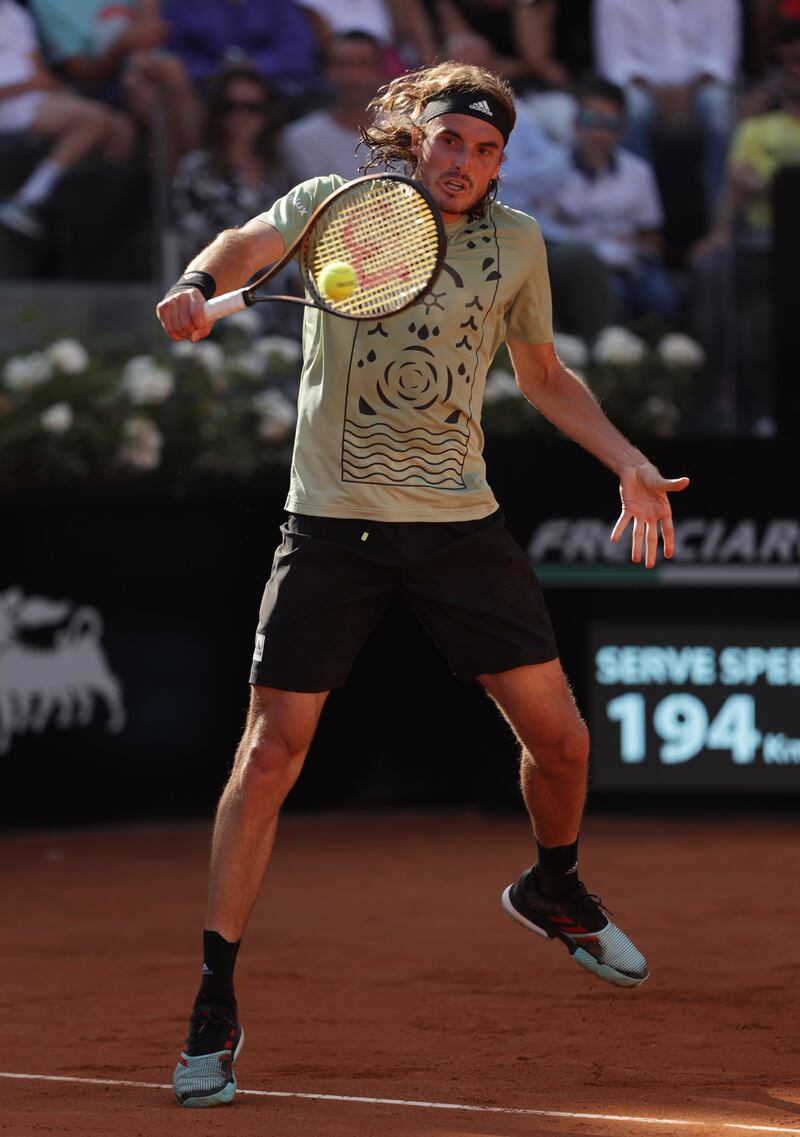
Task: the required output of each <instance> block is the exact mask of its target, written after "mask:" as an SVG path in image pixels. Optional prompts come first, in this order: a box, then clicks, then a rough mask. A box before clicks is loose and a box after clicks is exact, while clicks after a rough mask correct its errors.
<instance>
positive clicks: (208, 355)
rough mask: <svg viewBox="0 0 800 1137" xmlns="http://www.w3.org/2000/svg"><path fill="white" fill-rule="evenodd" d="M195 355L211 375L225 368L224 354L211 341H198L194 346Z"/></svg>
mask: <svg viewBox="0 0 800 1137" xmlns="http://www.w3.org/2000/svg"><path fill="white" fill-rule="evenodd" d="M194 349H195V355H196V356H197V358H198V359H199V360H200V362H201V363H202V364H203V366H204V367H205V368H206V369H207V370H208V372H209V373H210V374H211V375H216V374H217V372H219V371H222V369H223V367H224V366H225V352H224V351H223V349H222V348H221V347H220V345H219V344H218V343H214V341H213V340H200V341H199V342H198V343H196V344H194Z"/></svg>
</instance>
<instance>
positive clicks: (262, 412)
mask: <svg viewBox="0 0 800 1137" xmlns="http://www.w3.org/2000/svg"><path fill="white" fill-rule="evenodd" d="M252 406H253V410H254V411H255V412H256V414H257V415H258V416H259V420H260V421H259V424H258V435H259V438H263V439H264V440H265V441H266V442H280V441H281V439H282V438H286V436H287V435H288V434H289V433H290V432H291V431H292V430H293V429H294V424H295V423H296V422H297V407H296V406H295V404H294V403H293V402H291V401H290V400H289V399H287V398H286V396H285V395H282V394H281V392H280V391H277V390H275V389H274V388H273V389H272V390H269V391H262V392H261V393H260V394H258V395H255V396H254V397H253V401H252Z"/></svg>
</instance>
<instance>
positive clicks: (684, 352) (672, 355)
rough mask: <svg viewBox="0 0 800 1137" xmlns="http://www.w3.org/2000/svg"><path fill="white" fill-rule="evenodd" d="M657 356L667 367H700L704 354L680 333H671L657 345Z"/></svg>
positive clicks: (698, 345) (698, 346)
mask: <svg viewBox="0 0 800 1137" xmlns="http://www.w3.org/2000/svg"><path fill="white" fill-rule="evenodd" d="M658 354H659V356H660V357H661V359H662V360H663V362H664V363H666V364H667V365H668V366H669V367H700V365H701V364H702V363H704V362H705V358H706V353H705V352H704V351H703V349H702V347H701V346H700V344H699V343H697V342H696V341H695V340H693V339H691V338H690V337H689V336H684V335H682V334H681V333H680V332H671V333H670V335H667V336H664V337H663V338H662V339H661V340H660V341H659V344H658Z"/></svg>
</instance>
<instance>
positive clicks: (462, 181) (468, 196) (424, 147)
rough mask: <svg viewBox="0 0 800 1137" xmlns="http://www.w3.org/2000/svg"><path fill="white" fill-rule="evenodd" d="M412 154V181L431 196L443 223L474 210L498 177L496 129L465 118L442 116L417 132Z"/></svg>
mask: <svg viewBox="0 0 800 1137" xmlns="http://www.w3.org/2000/svg"><path fill="white" fill-rule="evenodd" d="M411 151H412V153H413V154H414V156H415V158H416V159H417V168H416V173H415V176H416V177H417V178H418V179H419V181H421V182H422V184H423V185H424V186H425V187H426V188H427V189H428V190H429V191H430V193H431V195H432V197H433V200H434V201H435V202H436V204H437V205H438V206H439V209H440V210H441V212H442V216H443V217H444V219H445V221H454V220H456V219H457V218H458V217H460V216H462V214H464V213H468V212H469V211H470V209H472V208H473V206H475V205H477V203H478V202H479V201H481V200H482V199H483V198H484V197H485V196H486V193H487V191H488V189H489V182H490V181H492V179H494V178H496V177H497V175H498V173H499V171H500V160H501V158H502V157H503V136H502V134H501V133H500V131H499V130H497V128H496V127H494V126H492V125H491V124H490V123H488V122H483V120H482V119H479V118H473V116H472V115H466V114H444V115H440V116H439V118H434V119H432V120H431V121H430V122H428V123H426V124H425V131H424V134H423V133H422V132H421V131H418V130H417V129H416V128H415V129H414V131H413V132H412V136H411Z"/></svg>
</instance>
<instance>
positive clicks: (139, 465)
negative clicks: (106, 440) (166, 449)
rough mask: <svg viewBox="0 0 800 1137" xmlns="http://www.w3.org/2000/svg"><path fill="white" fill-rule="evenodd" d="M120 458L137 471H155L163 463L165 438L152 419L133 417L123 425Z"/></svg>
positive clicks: (140, 416) (142, 416) (139, 416)
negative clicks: (162, 453)
mask: <svg viewBox="0 0 800 1137" xmlns="http://www.w3.org/2000/svg"><path fill="white" fill-rule="evenodd" d="M122 438H123V443H122V448H121V449H120V454H119V456H120V458H121V459H122V461H123V462H124V463H125V465H126V466H133V467H134V469H137V470H154V469H155V468H156V466H158V464H159V463H160V461H161V447H162V446H163V444H164V436H163V435H162V433H161V431H160V430H159V429H158V427H157V426H156V424H155V423H154V422H153V420H152V419H150V418H146V417H145V416H144V415H132V416H131V417H130V418H128V419H126V420H125V422H124V423H123V424H122Z"/></svg>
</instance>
